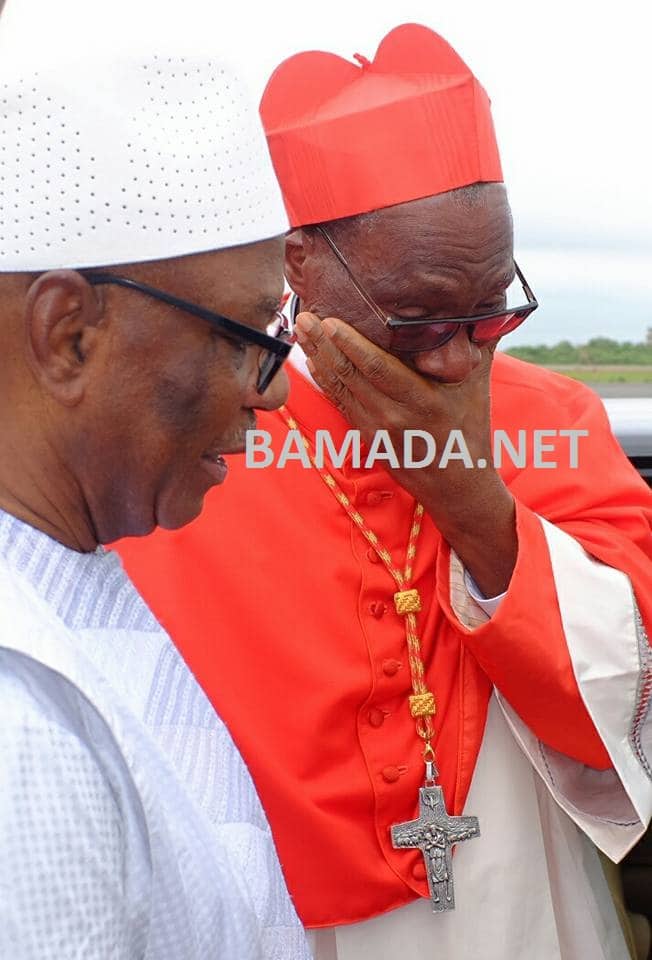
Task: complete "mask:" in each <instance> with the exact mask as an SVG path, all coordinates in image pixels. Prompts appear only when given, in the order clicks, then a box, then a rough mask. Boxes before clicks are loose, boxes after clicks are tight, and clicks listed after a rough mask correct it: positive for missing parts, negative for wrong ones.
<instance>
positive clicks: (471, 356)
mask: <svg viewBox="0 0 652 960" xmlns="http://www.w3.org/2000/svg"><path fill="white" fill-rule="evenodd" d="M469 333H470V330H469V329H468V327H460V329H459V330H458V331H457V333H456V334H455V336H454V337H452V338H451V339H450V340H449V341H448V342H447V343H445V344H444V345H443V347H439V348H438V349H437V350H428V351H426V352H425V353H417V354H415V355H414V360H413V363H412V365H413V367H414V369H415V370H418V371H419V373H423V374H425V376H427V377H433V378H434V379H435V380H440V381H441V382H442V383H461V382H462V381H463V380H466V378H467V377H468V376H469V374H470V373H471V371H472V370H474V369H475V368H476V367H477V366H478V364H479V363H480V360H481V359H482V354H481V352H480V348H479V346H478V344H477V343H474V342H473V341H472V340H471V339H470V337H469Z"/></svg>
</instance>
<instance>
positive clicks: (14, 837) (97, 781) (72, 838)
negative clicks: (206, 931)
mask: <svg viewBox="0 0 652 960" xmlns="http://www.w3.org/2000/svg"><path fill="white" fill-rule="evenodd" d="M21 661H23V662H22V663H21ZM42 669H43V668H41V667H40V665H37V668H36V670H35V672H34V668H33V667H26V666H25V661H24V660H23V658H20V657H16V656H13V655H8V654H7V652H6V651H0V715H1V722H0V756H1V757H2V764H1V765H0V835H1V836H2V854H1V856H0V956H2V957H7V958H8V957H11V958H12V960H50V958H51V960H61V958H63V957H84V960H107V958H109V957H111V958H115V960H133V958H135V957H141V956H143V955H144V950H145V946H146V937H147V912H148V911H147V901H148V897H147V891H148V886H147V884H148V872H149V864H148V862H147V858H146V856H143V854H142V847H141V852H140V853H137V850H138V843H136V844H134V843H132V842H131V841H132V839H133V834H132V832H131V830H130V826H129V823H127V822H126V820H125V816H124V811H123V809H121V801H120V799H119V795H120V791H119V790H116V789H115V785H114V784H113V783H112V782H111V775H110V774H107V773H106V772H105V771H104V770H103V769H102V764H101V760H98V750H97V749H96V748H95V746H94V745H92V744H89V743H87V742H85V741H84V739H83V737H80V736H79V734H78V732H77V731H75V730H74V729H71V728H68V727H66V725H65V724H64V725H62V723H61V716H60V715H57V711H56V708H55V707H54V706H53V705H52V703H51V702H50V701H48V693H47V691H45V692H44V690H43V688H42V687H41V685H40V682H39V670H42ZM61 682H62V683H65V681H61ZM80 700H81V698H80ZM83 708H84V704H83V703H80V711H81V712H82V718H81V726H82V728H83ZM102 749H105V750H106V749H110V746H108V745H100V747H99V750H100V756H101V750H102ZM110 766H111V764H109V768H110ZM143 900H144V903H143Z"/></svg>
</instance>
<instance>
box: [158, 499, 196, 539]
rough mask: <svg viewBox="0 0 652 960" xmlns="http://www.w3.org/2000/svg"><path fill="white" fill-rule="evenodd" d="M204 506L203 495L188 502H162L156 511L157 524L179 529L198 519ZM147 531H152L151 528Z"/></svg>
mask: <svg viewBox="0 0 652 960" xmlns="http://www.w3.org/2000/svg"><path fill="white" fill-rule="evenodd" d="M203 506H204V498H203V496H202V497H200V498H198V499H197V500H195V501H193V502H192V503H188V502H187V501H186V502H183V503H181V502H180V500H177V501H176V502H175V501H172V502H171V503H168V504H161V505H159V506H158V508H157V511H156V524H155V525H156V526H157V527H162V528H163V529H164V530H179V529H180V528H181V527H185V526H187V524H189V523H192V521H193V520H196V519H197V517H198V516H199V514H200V513H201V512H202V508H203ZM147 532H148V533H151V531H150V530H148V531H147Z"/></svg>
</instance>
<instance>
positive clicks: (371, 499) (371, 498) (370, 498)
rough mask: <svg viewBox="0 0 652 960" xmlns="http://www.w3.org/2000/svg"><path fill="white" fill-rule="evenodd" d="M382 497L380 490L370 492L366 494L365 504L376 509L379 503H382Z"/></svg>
mask: <svg viewBox="0 0 652 960" xmlns="http://www.w3.org/2000/svg"><path fill="white" fill-rule="evenodd" d="M383 499H384V497H383V495H382V493H381V492H380V490H371V491H370V492H369V493H368V494H367V503H368V504H369V506H370V507H377V506H378V504H379V503H382V502H383Z"/></svg>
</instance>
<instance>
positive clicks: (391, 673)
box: [383, 660, 403, 677]
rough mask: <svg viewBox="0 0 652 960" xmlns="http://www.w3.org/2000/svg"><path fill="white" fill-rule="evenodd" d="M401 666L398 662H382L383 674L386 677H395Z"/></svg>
mask: <svg viewBox="0 0 652 960" xmlns="http://www.w3.org/2000/svg"><path fill="white" fill-rule="evenodd" d="M402 666H403V664H402V663H401V661H400V660H383V673H384V674H385V676H386V677H395V676H396V674H397V673H398V672H399V670H400V669H401V667H402Z"/></svg>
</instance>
